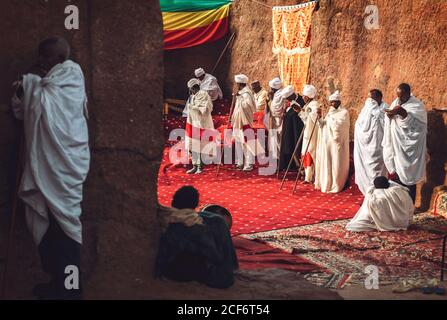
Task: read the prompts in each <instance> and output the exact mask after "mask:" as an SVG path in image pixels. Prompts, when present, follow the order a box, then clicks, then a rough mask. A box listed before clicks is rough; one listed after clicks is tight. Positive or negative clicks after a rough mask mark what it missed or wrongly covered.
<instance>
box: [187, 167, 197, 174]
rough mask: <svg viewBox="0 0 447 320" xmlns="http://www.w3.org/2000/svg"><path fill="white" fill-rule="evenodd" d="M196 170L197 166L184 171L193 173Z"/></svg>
mask: <svg viewBox="0 0 447 320" xmlns="http://www.w3.org/2000/svg"><path fill="white" fill-rule="evenodd" d="M196 172H197V166H194V167H192V169H190V170H188V171H186V173H187V174H193V173H196Z"/></svg>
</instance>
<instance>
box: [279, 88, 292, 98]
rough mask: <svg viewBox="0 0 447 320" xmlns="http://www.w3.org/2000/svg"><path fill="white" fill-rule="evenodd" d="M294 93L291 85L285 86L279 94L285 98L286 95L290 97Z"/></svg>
mask: <svg viewBox="0 0 447 320" xmlns="http://www.w3.org/2000/svg"><path fill="white" fill-rule="evenodd" d="M294 93H295V91H294V90H293V87H292V86H287V87H285V88H284V89H282V91H281V96H282V97H283V99H287V98H288V97H290V96H291V95H292V94H294Z"/></svg>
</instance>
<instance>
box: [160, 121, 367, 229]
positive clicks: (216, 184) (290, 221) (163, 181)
mask: <svg viewBox="0 0 447 320" xmlns="http://www.w3.org/2000/svg"><path fill="white" fill-rule="evenodd" d="M214 120H215V122H216V123H215V127H216V128H217V127H219V126H220V125H221V124H223V123H224V122H225V120H224V116H215V117H214ZM181 127H183V128H184V120H183V119H180V118H169V119H168V121H167V122H166V123H165V129H166V131H169V130H171V129H173V128H181ZM169 145H170V144H169V143H167V146H169ZM168 150H169V149H168V148H166V149H165V152H164V157H163V163H162V165H161V167H160V172H159V177H158V198H159V201H160V203H161V204H163V205H170V203H171V200H172V196H173V195H174V193H175V191H176V190H177V189H179V188H180V187H182V186H185V185H192V186H194V187H196V188H197V189H198V190H199V192H200V205H204V204H209V203H213V204H219V205H222V206H224V207H226V208H227V209H228V210H230V212H231V213H232V215H233V219H234V225H233V229H232V233H233V235H238V234H247V233H255V232H260V231H268V230H276V229H283V228H289V227H293V226H300V225H309V224H315V223H319V222H321V221H326V220H338V219H348V218H352V217H353V216H354V215H355V213H356V212H357V210H358V209H359V207H360V205H361V203H362V200H363V196H362V194H361V193H360V191H359V190H358V189H357V187H356V186H355V185H354V186H352V184H351V187H349V188H348V189H347V190H345V191H344V192H342V193H340V194H337V195H332V194H323V193H321V192H319V191H316V190H314V189H313V187H312V186H310V185H304V184H299V186H298V189H297V192H296V193H295V194H294V195H292V192H291V190H292V188H293V182H292V181H288V182H286V184H285V185H284V188H283V190H282V191H279V184H280V181H278V180H277V178H276V175H274V176H260V175H258V172H257V170H255V171H253V172H251V173H244V172H239V171H235V170H233V169H232V168H231V167H230V166H224V167H222V170H221V172H220V175H219V177H218V178H216V167H215V166H207V167H206V168H205V171H204V173H203V174H201V175H187V174H186V169H185V168H184V167H183V166H180V167H175V166H169V160H168ZM291 178H292V179H293V180H294V176H291Z"/></svg>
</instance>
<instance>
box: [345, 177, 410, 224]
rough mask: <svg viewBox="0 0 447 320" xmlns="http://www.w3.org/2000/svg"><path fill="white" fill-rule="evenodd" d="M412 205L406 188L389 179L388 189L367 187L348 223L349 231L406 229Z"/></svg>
mask: <svg viewBox="0 0 447 320" xmlns="http://www.w3.org/2000/svg"><path fill="white" fill-rule="evenodd" d="M413 213H414V205H413V200H412V199H411V197H410V195H409V193H408V189H407V188H405V187H403V186H401V185H399V184H397V183H394V182H392V181H390V187H389V188H388V189H375V188H374V187H371V188H369V189H368V192H367V194H366V197H365V200H364V201H363V204H362V206H361V207H360V210H359V211H358V212H357V214H356V215H355V217H354V218H353V219H352V220H351V221H350V222H349V223H348V225H347V226H346V229H347V230H349V231H355V232H362V231H374V230H378V231H398V230H406V229H407V228H408V226H409V225H410V223H411V221H412V220H413Z"/></svg>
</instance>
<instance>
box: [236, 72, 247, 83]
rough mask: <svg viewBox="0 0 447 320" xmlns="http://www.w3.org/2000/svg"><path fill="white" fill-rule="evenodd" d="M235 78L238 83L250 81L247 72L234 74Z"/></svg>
mask: <svg viewBox="0 0 447 320" xmlns="http://www.w3.org/2000/svg"><path fill="white" fill-rule="evenodd" d="M234 80H235V81H236V83H245V84H247V83H248V77H247V76H246V75H245V74H238V75H237V76H234Z"/></svg>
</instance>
